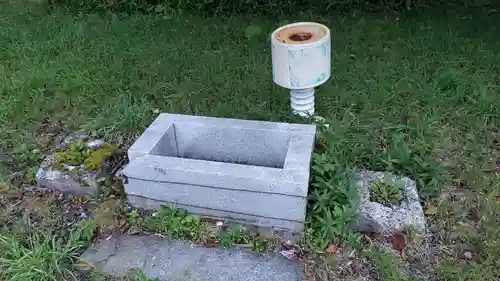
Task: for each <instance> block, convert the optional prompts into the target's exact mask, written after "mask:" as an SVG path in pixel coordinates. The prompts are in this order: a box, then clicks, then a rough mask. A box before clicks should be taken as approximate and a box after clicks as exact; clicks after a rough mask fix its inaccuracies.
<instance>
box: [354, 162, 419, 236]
mask: <svg viewBox="0 0 500 281" xmlns="http://www.w3.org/2000/svg"><path fill="white" fill-rule="evenodd" d="M357 176H358V179H357V187H358V196H359V217H358V224H357V229H358V230H359V231H362V232H376V233H385V232H387V233H393V232H398V231H402V230H404V228H405V227H414V228H415V229H416V230H418V231H421V232H423V231H425V216H424V212H423V209H422V206H421V205H420V199H419V196H418V191H417V185H416V183H415V182H414V181H413V180H411V179H409V178H407V177H397V176H395V175H392V174H389V173H383V172H374V171H361V172H359V173H358V174H357ZM388 177H389V178H391V180H392V181H393V182H394V183H395V184H398V185H399V186H401V187H402V191H403V196H404V199H403V201H402V202H401V204H399V205H383V204H380V203H377V202H372V201H370V191H371V188H372V186H373V185H374V183H376V182H377V181H386V180H387V178H388Z"/></svg>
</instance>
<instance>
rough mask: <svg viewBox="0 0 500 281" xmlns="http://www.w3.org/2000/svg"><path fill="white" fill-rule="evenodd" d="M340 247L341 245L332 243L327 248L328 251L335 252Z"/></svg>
mask: <svg viewBox="0 0 500 281" xmlns="http://www.w3.org/2000/svg"><path fill="white" fill-rule="evenodd" d="M338 249H339V247H338V246H337V245H335V244H330V246H328V248H326V252H327V253H330V254H333V253H336V252H337V250H338Z"/></svg>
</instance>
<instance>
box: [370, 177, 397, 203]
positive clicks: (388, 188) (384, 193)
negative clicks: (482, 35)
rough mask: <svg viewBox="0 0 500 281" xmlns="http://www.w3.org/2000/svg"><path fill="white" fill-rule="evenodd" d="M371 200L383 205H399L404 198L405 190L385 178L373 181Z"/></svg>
mask: <svg viewBox="0 0 500 281" xmlns="http://www.w3.org/2000/svg"><path fill="white" fill-rule="evenodd" d="M370 200H371V201H373V202H377V203H380V204H383V205H399V204H401V202H403V200H404V195H403V191H402V190H401V188H400V187H399V186H398V185H396V184H395V183H391V182H387V181H384V180H380V181H377V182H375V183H373V185H372V188H371V190H370Z"/></svg>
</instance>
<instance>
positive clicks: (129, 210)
mask: <svg viewBox="0 0 500 281" xmlns="http://www.w3.org/2000/svg"><path fill="white" fill-rule="evenodd" d="M133 210H134V208H132V206H127V208H125V213H127V214H128V213H130V212H132V211H133Z"/></svg>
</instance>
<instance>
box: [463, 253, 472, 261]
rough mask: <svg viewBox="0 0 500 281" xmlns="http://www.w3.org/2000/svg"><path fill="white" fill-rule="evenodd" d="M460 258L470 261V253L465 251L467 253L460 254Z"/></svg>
mask: <svg viewBox="0 0 500 281" xmlns="http://www.w3.org/2000/svg"><path fill="white" fill-rule="evenodd" d="M462 256H463V257H464V258H465V259H468V260H471V259H472V253H471V252H469V251H467V252H464V253H463V254H462Z"/></svg>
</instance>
